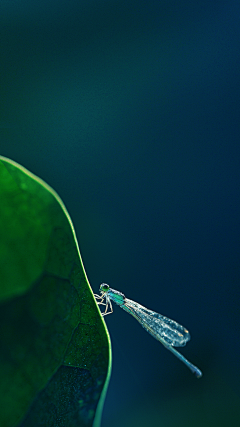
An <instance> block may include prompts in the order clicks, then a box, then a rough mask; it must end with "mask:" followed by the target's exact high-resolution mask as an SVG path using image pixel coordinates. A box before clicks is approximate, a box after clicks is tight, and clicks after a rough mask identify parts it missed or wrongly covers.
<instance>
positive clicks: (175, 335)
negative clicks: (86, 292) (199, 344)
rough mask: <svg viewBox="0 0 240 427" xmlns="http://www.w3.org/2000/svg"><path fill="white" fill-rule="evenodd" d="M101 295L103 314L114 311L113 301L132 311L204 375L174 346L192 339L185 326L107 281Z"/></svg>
mask: <svg viewBox="0 0 240 427" xmlns="http://www.w3.org/2000/svg"><path fill="white" fill-rule="evenodd" d="M100 292H101V295H97V294H94V296H95V298H96V301H97V304H98V305H104V306H105V311H104V312H103V313H102V316H106V315H107V314H111V313H112V312H113V308H112V303H111V301H114V302H115V303H116V304H117V305H119V306H120V307H121V308H122V309H123V310H125V311H127V312H128V313H130V314H131V315H132V316H133V317H135V319H136V320H137V321H138V322H139V323H140V324H141V325H142V327H143V328H144V329H146V331H147V332H149V334H151V335H152V336H153V337H154V338H156V339H157V340H158V341H160V342H161V343H162V344H163V345H164V347H166V348H167V349H168V350H169V351H171V352H172V353H173V354H174V355H175V356H176V357H177V358H178V359H180V360H181V361H182V362H183V363H185V365H186V366H187V367H188V368H189V369H190V370H191V371H192V372H193V373H194V374H195V375H196V377H197V378H200V377H201V376H202V372H201V371H200V369H198V368H197V367H196V366H194V365H193V364H192V363H190V362H189V361H188V360H187V359H186V358H185V357H184V356H183V355H182V354H181V353H179V352H178V351H177V350H175V348H174V347H182V346H184V345H185V344H186V343H187V342H188V341H189V340H190V334H189V332H188V330H187V329H186V328H184V326H181V325H179V324H178V323H177V322H175V321H174V320H171V319H168V318H167V317H165V316H162V315H161V314H158V313H155V311H152V310H148V309H147V308H145V307H143V306H142V305H140V304H138V303H137V302H134V301H131V300H130V299H128V298H126V297H125V295H124V294H122V293H121V292H118V291H115V290H114V289H111V288H110V287H109V286H108V285H107V284H106V283H102V284H101V286H100Z"/></svg>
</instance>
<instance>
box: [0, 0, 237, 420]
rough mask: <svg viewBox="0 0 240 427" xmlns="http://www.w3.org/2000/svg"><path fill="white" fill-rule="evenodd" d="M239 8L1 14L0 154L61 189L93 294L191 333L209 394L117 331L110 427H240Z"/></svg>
mask: <svg viewBox="0 0 240 427" xmlns="http://www.w3.org/2000/svg"><path fill="white" fill-rule="evenodd" d="M239 16H240V3H239V1H238V0H228V1H226V0H225V1H215V0H212V1H204V0H203V1H201V0H200V1H198V2H193V1H192V0H189V1H174V0H162V1H161V0H146V1H139V0H138V1H134V0H126V1H125V0H111V1H110V0H101V1H100V0H99V1H93V0H92V1H91V0H84V1H83V0H82V1H81V0H78V1H71V0H62V1H59V0H58V1H54V0H39V1H33V0H15V1H14V2H10V1H2V2H1V5H0V29H1V35H0V40H1V52H0V61H1V72H0V76H1V77H0V78H1V85H0V97H1V111H0V113H1V116H0V153H1V154H2V155H4V156H7V157H10V158H12V159H13V160H15V161H17V162H19V163H20V164H22V165H23V166H25V167H27V168H28V169H29V170H31V171H32V172H34V173H35V174H36V175H38V176H40V177H41V178H43V179H44V180H45V181H46V182H47V183H48V184H50V185H51V186H52V187H53V188H54V189H55V190H56V191H57V192H58V193H59V195H60V196H61V198H62V199H63V201H64V203H65V205H66V207H67V209H68V211H69V213H70V215H71V218H72V220H73V223H74V226H75V229H76V233H77V237H78V241H79V245H80V250H81V254H82V257H83V262H84V265H85V268H86V272H87V275H88V278H89V280H90V283H91V286H92V288H93V290H94V291H95V292H97V291H98V288H99V285H100V283H101V282H103V281H104V282H107V283H109V284H110V286H111V287H113V288H115V289H118V290H120V291H122V292H124V293H125V294H126V296H127V297H128V298H130V299H133V300H135V301H137V302H139V303H141V304H143V305H145V306H146V307H148V308H150V309H153V310H156V311H158V312H160V313H162V314H164V315H166V316H169V317H171V318H173V319H176V320H177V321H179V322H180V323H182V324H183V325H184V326H186V327H187V328H189V330H190V332H191V335H192V340H191V341H190V343H189V344H188V345H187V347H186V348H184V349H183V350H182V353H183V354H184V355H185V356H186V357H187V358H189V360H190V361H192V362H193V363H195V364H196V365H197V366H199V367H200V368H201V369H202V370H203V373H204V376H203V378H202V379H201V380H197V379H196V378H195V377H194V376H193V375H192V374H191V373H190V371H188V369H187V368H186V367H185V366H184V365H183V364H182V363H181V362H179V361H178V360H177V359H176V358H174V357H173V356H172V355H171V354H170V353H169V352H168V351H166V350H165V349H164V348H163V347H162V346H161V345H160V344H159V343H158V342H157V341H155V340H154V339H153V338H152V337H151V336H150V335H148V334H147V333H146V332H145V331H144V330H143V329H142V328H141V327H140V326H139V324H138V323H137V322H136V321H135V320H134V319H133V318H131V316H128V315H127V313H125V312H123V311H122V310H120V309H119V308H118V307H114V314H113V315H111V316H108V317H107V318H106V322H107V325H108V328H109V331H110V335H111V338H112V345H113V371H112V377H111V382H110V386H109V390H108V394H107V398H106V403H105V408H104V413H103V427H112V426H114V427H120V426H123V425H124V427H135V426H138V427H142V426H143V427H145V426H150V425H151V426H158V425H159V426H164V427H171V426H176V424H177V425H178V427H181V426H184V427H188V426H191V427H193V426H194V427H195V426H203V425H204V426H205V427H208V426H215V425H218V426H224V427H225V426H226V425H228V426H231V427H234V426H239V424H240V398H239V397H240V396H239V395H240V393H239V380H240V375H239V357H240V351H239V350H240V346H239V339H240V335H239V326H240V319H239V311H240V310H239V284H240V246H239V243H240V222H239V214H240V174H239V170H240V162H239V160H240V138H239V137H240V25H239Z"/></svg>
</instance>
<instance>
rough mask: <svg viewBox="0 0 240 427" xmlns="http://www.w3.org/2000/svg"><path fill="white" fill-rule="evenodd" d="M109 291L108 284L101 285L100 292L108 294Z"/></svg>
mask: <svg viewBox="0 0 240 427" xmlns="http://www.w3.org/2000/svg"><path fill="white" fill-rule="evenodd" d="M108 290H109V286H108V285H107V284H106V283H102V284H101V285H100V291H102V292H107V291H108Z"/></svg>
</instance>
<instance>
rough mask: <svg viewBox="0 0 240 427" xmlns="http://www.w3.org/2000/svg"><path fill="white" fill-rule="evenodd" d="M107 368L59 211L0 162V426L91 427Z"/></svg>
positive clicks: (72, 240) (43, 192) (26, 176)
mask: <svg viewBox="0 0 240 427" xmlns="http://www.w3.org/2000/svg"><path fill="white" fill-rule="evenodd" d="M110 367H111V346H110V340H109V335H108V332H107V330H106V327H105V323H104V322H103V320H102V318H101V316H100V313H99V310H98V307H97V305H96V303H95V299H94V297H93V294H92V291H91V288H90V286H89V283H88V280H87V277H86V274H85V271H84V267H83V264H82V260H81V257H80V253H79V249H78V244H77V240H76V236H75V232H74V229H73V225H72V222H71V220H70V217H69V215H68V213H67V211H66V208H65V207H64V205H63V203H62V201H61V200H60V198H59V197H58V195H57V194H56V193H55V192H54V191H53V190H52V189H51V188H50V187H49V186H48V185H47V184H45V183H44V182H43V181H42V180H40V179H39V178H37V177H36V176H34V175H33V174H31V173H30V172H28V171H27V170H26V169H24V168H23V167H21V166H20V165H18V164H16V163H15V162H13V161H11V160H9V159H6V158H4V157H0V408H1V410H0V426H1V427H38V426H48V427H83V426H92V425H94V427H97V426H99V425H100V418H101V411H102V405H103V402H104V398H105V394H106V389H107V384H108V381H109V376H110Z"/></svg>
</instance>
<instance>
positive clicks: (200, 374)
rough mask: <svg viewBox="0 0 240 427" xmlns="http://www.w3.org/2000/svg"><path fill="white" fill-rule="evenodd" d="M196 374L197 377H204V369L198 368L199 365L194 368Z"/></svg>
mask: <svg viewBox="0 0 240 427" xmlns="http://www.w3.org/2000/svg"><path fill="white" fill-rule="evenodd" d="M194 374H195V375H196V377H197V378H201V377H202V371H200V369H198V368H197V367H196V369H195V370H194Z"/></svg>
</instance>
